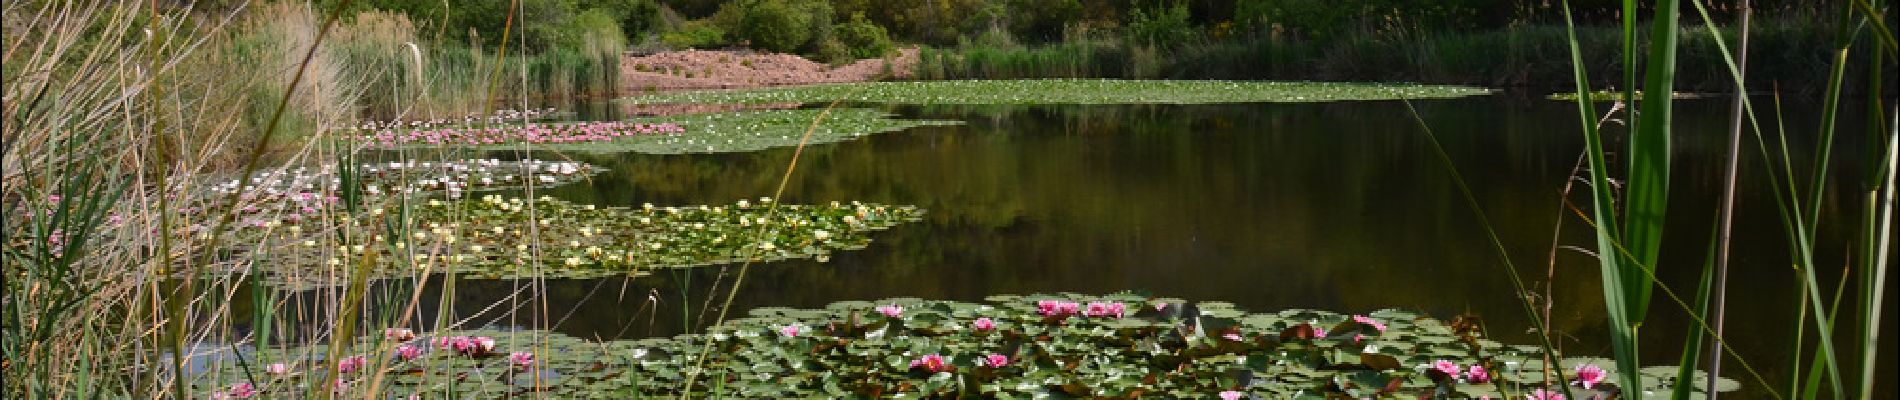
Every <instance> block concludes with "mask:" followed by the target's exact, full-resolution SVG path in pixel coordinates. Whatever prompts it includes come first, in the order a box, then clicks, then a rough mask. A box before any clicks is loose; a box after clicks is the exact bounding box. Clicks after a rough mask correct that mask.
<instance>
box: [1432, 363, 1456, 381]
mask: <svg viewBox="0 0 1900 400" xmlns="http://www.w3.org/2000/svg"><path fill="white" fill-rule="evenodd" d="M1432 369H1435V370H1438V372H1442V373H1444V374H1445V376H1450V377H1454V378H1455V377H1458V372H1460V368H1458V364H1457V363H1453V362H1451V361H1446V360H1438V361H1433V362H1432Z"/></svg>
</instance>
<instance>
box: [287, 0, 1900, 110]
mask: <svg viewBox="0 0 1900 400" xmlns="http://www.w3.org/2000/svg"><path fill="white" fill-rule="evenodd" d="M334 1H336V0H321V3H328V2H334ZM1850 1H1851V0H1755V1H1752V4H1753V7H1754V9H1755V17H1756V22H1757V25H1756V29H1755V33H1754V47H1755V48H1757V49H1760V50H1761V51H1758V52H1756V53H1754V57H1753V58H1754V60H1752V62H1751V66H1753V67H1755V68H1753V71H1751V74H1750V76H1751V79H1756V80H1760V81H1762V82H1761V83H1762V85H1761V86H1757V87H1769V85H1770V84H1776V83H1778V84H1779V85H1780V87H1781V88H1783V89H1785V90H1789V91H1796V92H1800V91H1810V90H1814V89H1817V88H1815V87H1812V85H1813V82H1821V81H1824V79H1822V78H1825V75H1826V68H1827V67H1826V66H1827V64H1828V60H1829V58H1828V57H1829V51H1830V47H1831V45H1832V43H1833V40H1834V39H1833V36H1834V34H1835V32H1836V30H1837V29H1836V27H1835V21H1836V18H1835V16H1836V15H1837V14H1838V13H1839V12H1840V10H1841V9H1842V8H1843V7H1846V6H1851V5H1852V3H1851V2H1850ZM1570 3H1571V7H1572V9H1571V11H1572V15H1573V16H1574V17H1575V18H1576V20H1577V23H1578V24H1579V25H1580V29H1579V32H1578V34H1579V35H1580V37H1579V39H1580V41H1581V42H1582V43H1583V45H1584V47H1585V51H1586V58H1587V59H1591V60H1614V59H1615V57H1616V56H1617V55H1618V54H1620V48H1621V47H1620V45H1619V43H1620V42H1619V41H1620V40H1621V39H1620V37H1621V36H1620V32H1618V31H1617V27H1619V26H1620V24H1621V22H1622V20H1621V18H1622V17H1621V16H1622V13H1623V10H1622V8H1621V7H1622V2H1621V1H1617V0H1572V1H1571V2H1570ZM1643 3H1644V5H1643V6H1642V7H1641V8H1639V9H1638V11H1637V15H1638V16H1639V17H1642V18H1644V19H1646V18H1647V16H1649V15H1651V14H1653V12H1654V10H1651V9H1649V8H1648V7H1650V4H1649V3H1650V2H1643ZM1739 3H1740V0H1714V1H1711V2H1710V3H1709V4H1710V6H1711V9H1710V11H1711V13H1712V14H1713V15H1712V17H1713V18H1714V19H1715V21H1716V23H1717V24H1718V25H1730V24H1732V22H1733V21H1734V20H1735V18H1736V16H1737V15H1739V9H1738V8H1737V7H1738V4H1739ZM353 4H354V6H353V7H356V8H358V10H354V11H357V12H361V11H372V10H374V11H391V12H399V13H402V14H405V15H407V16H408V17H409V19H410V20H411V21H414V23H415V24H416V26H417V31H418V32H419V33H428V36H430V38H431V39H435V40H439V41H443V42H458V43H468V44H471V45H478V46H483V47H490V48H493V47H495V46H498V45H500V44H501V43H500V40H501V31H502V27H503V25H504V24H505V23H506V21H507V19H506V18H505V17H506V16H507V15H508V14H509V13H508V11H509V10H508V6H509V4H511V3H510V1H509V0H473V1H455V2H449V3H446V4H445V3H443V2H441V1H436V0H367V1H356V2H354V3H353ZM1561 4H1562V2H1557V1H1552V0H1434V1H1415V0H735V1H720V0H604V1H582V0H547V1H524V2H521V8H520V9H518V10H517V11H518V12H519V14H520V15H517V19H516V21H517V28H518V29H515V30H514V31H513V32H511V37H512V39H511V40H510V41H511V42H514V43H510V45H511V46H525V47H527V49H528V51H531V52H538V51H546V50H553V49H571V48H576V47H580V46H583V45H585V44H586V43H587V42H589V41H596V42H597V41H598V39H599V38H594V37H590V36H589V35H594V36H598V32H607V31H612V30H614V29H616V28H617V29H618V31H619V32H621V33H622V34H623V35H624V43H626V44H627V46H629V48H630V49H632V50H635V51H659V50H670V49H684V48H702V49H704V48H751V49H758V50H764V51H774V52H784V53H795V54H801V55H805V56H807V57H811V58H814V59H818V60H821V61H828V62H844V61H848V60H853V59H859V58H874V57H881V56H887V55H889V54H891V53H892V50H893V49H895V48H897V47H900V46H907V45H919V46H922V47H925V49H926V51H925V55H926V60H925V61H924V62H923V63H921V65H919V66H918V70H917V71H916V72H918V73H919V74H918V76H920V77H923V78H925V79H942V78H1012V77H1022V78H1031V77H1124V78H1149V77H1155V78H1181V79H1206V78H1228V79H1324V80H1400V81H1419V82H1431V83H1461V84H1477V85H1488V86H1502V87H1533V88H1540V89H1541V88H1563V87H1564V86H1566V85H1568V82H1569V79H1570V78H1569V76H1570V75H1569V74H1570V72H1569V71H1570V70H1569V67H1568V64H1567V62H1566V61H1565V60H1568V58H1569V57H1568V53H1567V52H1568V44H1567V40H1566V35H1565V32H1564V30H1563V10H1562V9H1561V8H1560V7H1562V6H1561ZM354 14H356V13H355V12H353V13H351V14H348V15H354ZM1682 21H1683V26H1684V29H1685V32H1684V34H1683V35H1682V40H1684V43H1683V46H1684V47H1683V50H1682V51H1683V52H1684V55H1683V58H1682V64H1683V65H1684V70H1683V71H1682V72H1681V74H1682V75H1683V78H1682V79H1681V80H1680V81H1679V82H1680V86H1682V87H1687V88H1691V89H1698V90H1716V89H1720V88H1721V87H1724V86H1725V85H1726V82H1727V78H1726V77H1724V75H1723V69H1722V64H1721V63H1720V54H1719V53H1718V52H1716V49H1715V47H1714V46H1713V43H1712V42H1710V41H1709V40H1707V39H1708V35H1707V33H1706V32H1705V31H1704V30H1703V29H1702V28H1700V23H1701V21H1700V17H1699V16H1698V15H1697V14H1696V12H1695V11H1694V9H1693V8H1690V7H1689V5H1687V4H1685V5H1683V17H1682ZM1639 26H1642V27H1643V28H1644V29H1639V31H1642V32H1639V34H1643V35H1646V34H1647V33H1648V32H1647V26H1646V24H1645V25H1639ZM1860 53H1864V52H1856V53H1855V54H1856V55H1858V54H1860ZM1618 64H1620V63H1612V62H1608V61H1606V62H1604V63H1603V65H1601V66H1592V67H1593V68H1591V72H1592V73H1593V74H1597V75H1599V76H1601V77H1602V79H1596V80H1597V82H1598V83H1600V84H1602V85H1604V86H1606V87H1607V85H1609V84H1610V83H1611V82H1616V81H1619V79H1616V78H1615V77H1617V76H1619V75H1618V74H1620V72H1619V71H1616V70H1614V69H1613V68H1614V67H1615V66H1616V65H1618ZM1856 65H1859V67H1856V68H1866V65H1869V64H1868V63H1866V62H1861V63H1857V64H1856Z"/></svg>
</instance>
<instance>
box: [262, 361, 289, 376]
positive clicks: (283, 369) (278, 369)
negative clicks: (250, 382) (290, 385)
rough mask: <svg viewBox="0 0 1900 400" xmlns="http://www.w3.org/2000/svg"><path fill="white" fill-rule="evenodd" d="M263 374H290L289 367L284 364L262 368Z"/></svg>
mask: <svg viewBox="0 0 1900 400" xmlns="http://www.w3.org/2000/svg"><path fill="white" fill-rule="evenodd" d="M264 372H266V373H269V374H271V375H283V374H288V373H290V366H289V365H285V364H284V363H271V364H270V365H266V366H264Z"/></svg>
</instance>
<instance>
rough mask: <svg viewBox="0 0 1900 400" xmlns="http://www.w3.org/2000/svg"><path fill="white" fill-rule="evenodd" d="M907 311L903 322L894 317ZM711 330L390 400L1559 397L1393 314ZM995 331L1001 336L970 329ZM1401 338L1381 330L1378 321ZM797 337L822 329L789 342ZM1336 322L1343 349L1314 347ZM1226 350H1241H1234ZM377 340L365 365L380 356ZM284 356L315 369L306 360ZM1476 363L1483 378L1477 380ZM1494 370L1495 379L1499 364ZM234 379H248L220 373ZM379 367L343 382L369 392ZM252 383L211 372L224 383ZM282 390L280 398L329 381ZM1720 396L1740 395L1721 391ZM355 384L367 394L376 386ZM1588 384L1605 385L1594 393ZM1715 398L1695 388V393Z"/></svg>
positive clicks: (847, 305)
mask: <svg viewBox="0 0 1900 400" xmlns="http://www.w3.org/2000/svg"><path fill="white" fill-rule="evenodd" d="M1038 301H1057V302H1061V303H1075V304H1089V303H1095V304H1102V305H1104V306H1109V305H1113V304H1121V305H1124V307H1126V309H1127V310H1130V311H1131V312H1130V313H1128V314H1125V315H1120V316H1117V315H1112V314H1100V315H1095V316H1090V315H1087V314H1088V313H1086V312H1084V313H1081V314H1074V315H1067V314H1064V315H1062V316H1048V315H1044V313H1043V312H1042V309H1043V307H1042V306H1041V305H1040V304H1039V303H1038ZM898 307H902V308H903V312H901V313H895V314H897V315H896V316H891V314H894V313H893V312H891V311H895V309H896V308H898ZM749 314H750V316H749V317H746V318H741V319H736V320H732V321H728V322H727V323H725V324H723V325H720V326H716V327H714V328H713V329H711V331H710V332H708V333H705V334H695V335H681V336H676V337H672V338H650V339H636V340H617V341H608V342H590V341H585V340H580V339H576V338H572V337H568V336H565V335H560V334H556V333H550V332H543V331H517V332H500V331H475V332H438V333H437V334H436V335H437V337H438V338H442V337H448V338H466V337H494V338H496V339H495V340H496V341H497V342H499V343H498V344H495V345H494V347H493V348H492V350H493V351H492V352H485V353H481V354H465V353H457V352H450V351H434V352H429V353H427V354H425V355H423V356H421V357H417V358H410V359H395V360H392V361H391V362H390V363H389V364H388V365H387V366H386V367H385V368H386V369H387V370H386V371H382V372H386V373H388V374H389V376H390V377H391V381H392V383H393V384H392V385H389V386H387V387H384V388H383V389H382V390H383V391H384V393H382V394H383V395H385V396H402V395H407V394H415V393H422V394H424V395H425V396H427V395H430V394H434V395H440V396H447V397H458V398H460V397H471V396H473V397H482V398H491V397H503V396H506V395H509V394H515V393H527V392H530V391H533V392H540V393H542V394H546V395H549V396H554V397H563V398H575V397H582V398H600V397H614V396H629V395H675V394H686V393H691V394H693V395H695V396H702V395H705V396H732V397H747V398H759V397H769V398H786V397H854V396H862V397H894V396H922V397H933V396H935V397H950V396H959V397H971V396H974V397H1041V396H1057V397H1071V396H1073V397H1121V396H1131V397H1132V396H1160V397H1170V398H1195V397H1212V396H1219V397H1222V398H1246V397H1249V396H1253V397H1256V398H1297V397H1314V398H1319V397H1327V396H1349V397H1352V398H1360V397H1385V396H1402V397H1413V396H1432V397H1447V398H1481V397H1484V396H1489V397H1491V398H1507V396H1510V397H1516V398H1523V397H1524V396H1526V395H1529V396H1533V397H1534V396H1538V395H1539V394H1538V393H1546V395H1545V397H1546V398H1550V397H1549V395H1550V394H1555V393H1556V391H1548V392H1544V390H1546V389H1550V387H1547V386H1544V384H1543V383H1542V382H1539V381H1538V379H1540V372H1539V371H1541V369H1542V368H1543V364H1542V363H1543V361H1541V358H1542V353H1541V351H1540V350H1538V348H1537V347H1535V346H1514V345H1507V344H1504V343H1500V342H1497V341H1494V340H1491V339H1487V338H1484V337H1483V335H1482V334H1481V333H1479V330H1478V329H1477V328H1476V327H1475V326H1474V324H1473V323H1470V322H1467V321H1464V320H1462V319H1460V320H1454V321H1452V322H1449V323H1447V322H1443V321H1439V320H1436V319H1432V318H1429V317H1425V316H1421V315H1418V314H1415V313H1411V312H1406V311H1399V310H1380V311H1375V312H1372V313H1368V314H1364V315H1358V316H1352V315H1345V314H1338V313H1332V312H1326V311H1314V310H1286V311H1281V312H1275V313H1250V312H1245V311H1242V310H1240V309H1238V308H1236V307H1234V306H1233V305H1232V304H1229V303H1224V302H1216V301H1204V302H1198V303H1190V302H1187V301H1186V300H1181V299H1169V298H1152V297H1143V296H1136V295H1128V294H1117V295H1108V296H1085V295H1075V294H1059V295H1028V296H1016V295H997V296H990V297H989V298H988V299H987V301H986V302H983V303H966V302H955V301H933V300H923V299H915V298H895V299H885V300H880V301H875V302H870V301H845V302H838V303H833V304H831V305H829V306H826V307H825V308H824V309H817V310H810V309H791V308H779V307H765V308H757V309H753V310H751V311H749ZM979 318H987V319H990V320H992V321H993V322H994V323H995V330H994V331H987V330H976V329H970V328H969V326H970V325H971V323H972V322H971V321H975V320H978V319H979ZM1368 321H1370V322H1376V323H1378V324H1381V325H1385V326H1386V327H1387V329H1386V330H1384V331H1380V330H1379V329H1377V328H1376V327H1375V326H1373V325H1370V324H1368V323H1367V322H1368ZM793 326H810V327H813V328H812V329H811V330H810V331H809V332H805V331H799V332H798V333H797V334H785V333H784V329H786V328H787V327H793ZM1319 326H1327V327H1331V328H1332V330H1333V331H1335V332H1341V333H1344V332H1350V333H1352V334H1351V335H1346V334H1336V335H1334V336H1333V337H1331V338H1321V337H1317V336H1314V335H1312V331H1313V329H1314V328H1315V327H1319ZM1222 337H1234V338H1238V340H1228V339H1223V338H1222ZM708 345H710V346H713V347H714V349H715V350H716V351H714V352H711V353H708V354H709V357H711V358H710V359H708V360H705V364H704V368H705V369H706V371H704V374H705V376H706V377H708V378H709V379H710V381H704V382H700V385H697V386H694V387H692V388H684V387H682V385H681V384H682V383H683V382H684V381H685V377H686V375H687V372H688V371H687V369H690V368H692V367H691V366H692V365H694V361H695V360H693V358H694V357H696V355H697V354H700V353H699V349H700V347H701V346H708ZM376 346H377V341H376V338H374V337H368V338H363V339H361V340H358V341H357V344H356V345H355V347H354V348H352V350H351V351H350V353H349V354H358V355H361V354H374V352H376V351H377V350H375V349H377V348H379V347H376ZM266 356H267V357H281V358H274V359H287V360H300V361H297V362H299V363H313V362H318V361H320V359H316V358H314V356H312V355H310V352H309V350H308V349H306V348H293V349H287V350H284V351H280V352H274V353H273V354H269V355H266ZM1606 361H1607V360H1604V359H1599V358H1565V359H1562V361H1561V365H1562V366H1564V367H1566V368H1576V369H1578V370H1579V371H1583V370H1595V371H1598V372H1599V374H1598V375H1593V376H1595V377H1596V378H1593V379H1598V381H1587V380H1583V381H1580V382H1578V383H1576V384H1573V386H1572V387H1571V390H1574V391H1575V392H1576V393H1578V394H1579V396H1584V397H1588V396H1593V395H1603V396H1609V395H1613V394H1616V393H1619V392H1622V389H1621V388H1618V387H1617V386H1616V384H1615V383H1614V382H1607V381H1601V379H1602V377H1603V376H1607V374H1608V373H1610V372H1609V368H1613V367H1598V366H1597V365H1599V364H1601V365H1609V364H1607V363H1606ZM1467 366H1468V367H1467ZM1487 366H1488V367H1487ZM220 368H221V371H222V370H230V369H232V368H235V367H234V366H228V365H225V366H220ZM1640 373H1641V374H1642V375H1643V376H1644V377H1645V379H1644V382H1645V385H1646V386H1645V387H1644V388H1642V389H1643V390H1658V389H1666V388H1668V387H1670V386H1673V385H1674V384H1675V382H1673V381H1670V380H1667V379H1664V378H1665V377H1668V376H1671V375H1672V374H1673V373H1674V367H1652V368H1645V369H1643V370H1642V371H1641V372H1640ZM362 376H367V372H365V371H355V372H347V373H343V374H342V375H341V376H339V377H338V378H341V379H346V380H350V379H362V378H361V377H362ZM241 377H242V375H241V374H236V373H207V374H203V376H202V377H201V379H199V380H198V384H200V385H204V386H206V387H224V386H226V385H228V384H230V383H232V381H233V380H242V378H241ZM323 378H326V377H319V376H293V377H272V378H270V379H269V381H268V382H259V383H260V386H261V387H263V388H265V390H266V391H269V390H289V389H285V388H284V387H286V386H289V387H295V386H297V385H308V384H309V382H324V381H327V380H325V379H323ZM1717 382H1719V385H1718V387H1715V388H1713V389H1714V390H1716V391H1730V390H1734V389H1736V388H1737V387H1738V385H1737V384H1735V383H1734V382H1732V381H1728V380H1726V379H1718V380H1717ZM360 386H361V385H358V386H353V387H352V389H351V390H363V389H361V387H360ZM1585 386H1588V387H1585ZM1707 389H1709V388H1705V387H1700V386H1698V387H1695V388H1693V390H1694V391H1706V390H1707Z"/></svg>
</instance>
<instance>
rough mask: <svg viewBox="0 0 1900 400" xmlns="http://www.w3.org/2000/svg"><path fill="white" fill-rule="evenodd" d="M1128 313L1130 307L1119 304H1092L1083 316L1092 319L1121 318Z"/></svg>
mask: <svg viewBox="0 0 1900 400" xmlns="http://www.w3.org/2000/svg"><path fill="white" fill-rule="evenodd" d="M1127 311H1128V307H1127V306H1125V305H1122V303H1118V302H1110V303H1100V302H1090V303H1089V306H1088V309H1087V310H1086V311H1083V312H1082V315H1086V316H1090V317H1115V318H1121V317H1122V314H1123V313H1125V312H1127Z"/></svg>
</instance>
